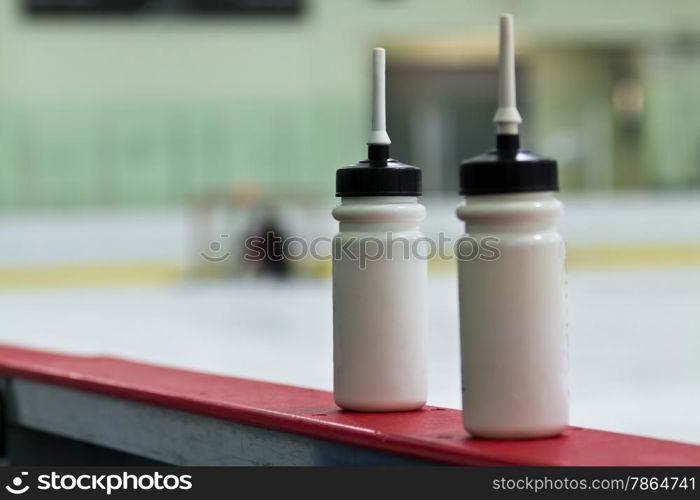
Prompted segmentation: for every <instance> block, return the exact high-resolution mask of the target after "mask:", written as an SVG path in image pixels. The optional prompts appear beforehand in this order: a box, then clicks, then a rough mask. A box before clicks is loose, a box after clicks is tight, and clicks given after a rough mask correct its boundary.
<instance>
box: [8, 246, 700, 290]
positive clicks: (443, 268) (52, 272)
mask: <svg viewBox="0 0 700 500" xmlns="http://www.w3.org/2000/svg"><path fill="white" fill-rule="evenodd" d="M330 264H331V263H330V261H323V262H315V263H313V265H312V263H310V262H305V263H303V265H301V266H299V267H300V269H299V272H298V273H297V275H300V276H310V277H327V276H330V273H331V265H330ZM567 267H568V268H569V269H629V270H644V269H674V268H692V267H700V243H698V244H679V245H655V244H635V245H600V246H597V245H589V246H586V245H575V246H570V247H569V248H568V249H567ZM230 269H231V268H230V267H221V268H218V267H217V266H216V265H212V264H209V265H208V266H207V268H206V271H207V272H206V273H203V274H202V273H200V275H201V276H200V277H201V278H203V279H206V278H217V277H222V276H225V275H227V274H228V273H230ZM429 269H430V271H431V272H432V273H436V274H440V273H446V272H453V271H454V270H455V261H454V258H448V259H440V258H433V259H431V260H430V262H429ZM186 278H187V275H186V273H185V271H184V270H183V269H182V267H180V266H178V265H176V264H173V263H169V262H164V261H149V262H127V263H89V264H71V265H68V264H66V265H49V266H31V267H10V266H5V267H2V266H0V289H17V288H19V289H22V288H60V287H90V286H120V285H147V284H151V285H159V284H162V285H165V284H172V283H177V282H182V281H184V280H185V279H186Z"/></svg>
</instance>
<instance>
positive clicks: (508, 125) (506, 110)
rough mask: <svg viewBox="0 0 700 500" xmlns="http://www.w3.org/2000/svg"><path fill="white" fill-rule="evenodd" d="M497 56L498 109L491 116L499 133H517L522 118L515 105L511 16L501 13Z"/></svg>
mask: <svg viewBox="0 0 700 500" xmlns="http://www.w3.org/2000/svg"><path fill="white" fill-rule="evenodd" d="M500 24H501V26H500V52H499V58H498V110H496V115H495V116H494V117H493V121H494V123H495V124H496V130H497V133H498V134H499V135H518V125H519V124H521V123H522V121H523V119H522V118H521V116H520V113H519V112H518V108H517V107H516V105H515V49H514V45H515V44H514V40H513V16H512V15H511V14H503V15H501V23H500Z"/></svg>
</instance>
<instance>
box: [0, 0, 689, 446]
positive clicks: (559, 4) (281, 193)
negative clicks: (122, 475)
mask: <svg viewBox="0 0 700 500" xmlns="http://www.w3.org/2000/svg"><path fill="white" fill-rule="evenodd" d="M501 12H512V13H513V14H514V15H515V20H516V34H517V56H518V78H519V88H518V93H519V101H520V109H521V113H522V114H523V117H524V132H523V135H524V143H525V145H526V146H527V147H528V148H529V149H533V150H535V151H537V152H538V153H540V154H544V155H547V156H554V157H556V158H557V159H558V160H559V161H560V166H561V170H560V175H561V181H562V182H561V185H562V191H561V197H562V199H563V200H564V202H565V203H566V206H567V214H566V216H565V217H564V220H563V221H562V230H563V233H564V235H565V237H566V239H567V242H568V248H569V279H568V295H569V340H570V353H571V354H570V357H571V365H572V367H571V397H572V422H573V424H575V425H580V426H587V427H595V428H602V429H608V430H616V431H623V432H632V433H638V434H643V435H649V436H656V437H664V438H669V439H675V440H681V441H688V442H695V443H700V419H698V418H696V416H697V415H698V414H699V413H700V363H699V362H698V360H699V359H700V5H699V4H698V2H697V1H696V0H674V1H673V2H667V1H666V2H665V1H662V0H618V1H616V2H610V1H604V0H587V1H585V2H575V1H560V0H527V1H525V0H510V1H506V0H500V1H499V0H495V1H494V0H489V1H487V0H436V1H432V2H425V1H418V0H356V1H353V2H348V1H342V0H323V1H322V0H179V1H178V0H169V1H168V0H161V1H158V0H150V1H149V0H12V1H5V2H0V318H2V322H1V323H0V325H2V326H1V328H0V341H1V342H4V343H10V344H17V345H23V346H30V347H37V348H48V349H54V350H58V351H64V352H71V353H83V354H108V355H117V356H123V357H126V358H129V359H136V360H143V361H149V362H156V363H161V364H167V365H174V366H181V367H187V368H192V369H196V370H201V371H208V372H215V373H223V374H229V375H237V376H246V377H252V378H257V379H263V380H270V381H275V382H284V383H289V384H298V385H304V386H309V387H316V388H322V389H330V388H331V386H332V366H331V363H332V357H331V348H332V322H331V313H332V311H331V296H330V279H329V278H330V262H329V261H328V260H327V259H325V260H324V259H321V260H318V259H305V260H302V261H301V262H289V263H285V264H284V265H272V264H270V263H268V264H270V265H265V264H263V265H258V266H255V267H252V266H250V265H244V261H243V260H242V258H241V256H242V253H243V251H242V241H243V239H244V238H245V237H246V236H248V235H253V234H263V233H265V232H267V231H268V230H272V231H273V232H275V233H276V234H279V235H287V236H290V235H293V236H301V237H304V238H309V239H310V238H314V237H317V236H322V237H329V236H332V235H333V234H334V232H335V231H336V229H337V225H336V223H335V222H334V221H333V219H332V218H331V216H330V211H331V210H332V208H333V206H334V204H335V203H336V200H335V199H334V175H335V169H336V168H338V167H341V166H344V165H347V164H350V163H354V162H355V161H357V160H359V159H362V158H363V157H364V154H365V145H364V143H365V140H366V138H367V134H368V128H369V91H370V83H371V82H370V76H369V68H370V49H371V48H372V47H374V46H384V47H386V49H387V57H388V70H387V78H388V84H387V91H388V93H389V94H388V108H389V109H388V114H389V124H388V125H389V133H390V135H391V137H392V140H393V145H392V153H393V156H395V157H397V158H399V159H401V160H402V161H404V162H406V163H412V164H416V165H419V166H421V167H422V168H423V169H424V170H423V172H424V183H425V194H426V195H425V198H424V202H425V204H426V205H427V206H428V210H429V217H428V219H427V221H426V223H425V225H424V230H425V232H426V233H427V234H428V235H430V236H433V237H436V236H437V234H438V232H444V233H446V234H447V235H448V236H451V237H456V236H457V235H459V234H461V232H462V231H463V228H462V227H460V224H459V223H458V221H457V219H456V217H455V215H454V209H455V207H456V205H457V204H458V203H459V201H460V200H459V197H458V195H457V191H458V188H457V176H458V165H459V162H460V161H461V160H462V159H463V158H466V157H470V156H474V155H476V154H479V153H481V152H483V151H484V150H485V149H488V148H490V147H491V145H492V142H493V133H494V128H493V126H492V122H491V120H492V117H493V113H494V111H495V107H496V106H495V99H496V89H495V82H496V60H497V41H498V39H497V19H498V14H500V13H501ZM455 271H456V270H455V263H454V262H453V261H451V260H450V259H443V260H439V259H435V260H434V261H433V262H431V282H430V303H429V314H430V363H431V364H430V377H431V379H430V391H431V397H430V402H431V403H432V404H438V405H443V406H449V407H455V408H457V407H459V406H460V372H459V350H458V345H459V344H458V342H459V339H458V316H457V293H456V272H455Z"/></svg>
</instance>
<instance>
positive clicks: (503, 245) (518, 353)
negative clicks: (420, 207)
mask: <svg viewBox="0 0 700 500" xmlns="http://www.w3.org/2000/svg"><path fill="white" fill-rule="evenodd" d="M562 209H563V207H562V204H561V202H560V201H558V200H557V199H556V198H555V197H554V195H553V193H552V192H536V193H517V194H498V195H478V196H468V197H467V200H466V202H465V203H464V204H462V205H460V207H459V208H458V209H457V215H458V217H459V218H460V219H462V220H463V221H465V222H466V227H467V233H468V235H469V237H470V241H473V242H474V241H475V242H481V243H482V244H484V241H485V240H484V238H490V239H491V240H490V241H489V242H488V246H489V248H495V252H488V256H485V257H483V258H482V257H479V258H471V259H467V258H460V259H459V263H458V266H459V300H460V330H461V344H462V383H463V385H462V401H463V409H464V426H465V428H466V430H467V431H468V432H469V433H470V434H472V435H474V436H477V437H484V438H493V439H526V438H539V437H548V436H555V435H557V434H560V433H561V432H562V431H563V430H564V429H565V428H566V427H567V425H568V419H569V403H568V354H567V344H568V339H567V335H566V309H565V307H566V306H565V279H566V277H565V246H564V242H563V239H562V238H561V236H560V234H559V233H558V231H557V227H556V224H557V221H558V219H559V218H560V216H561V213H562Z"/></svg>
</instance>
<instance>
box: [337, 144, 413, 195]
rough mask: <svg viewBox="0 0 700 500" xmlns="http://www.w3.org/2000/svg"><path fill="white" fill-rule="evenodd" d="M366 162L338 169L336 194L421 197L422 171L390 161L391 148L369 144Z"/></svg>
mask: <svg viewBox="0 0 700 500" xmlns="http://www.w3.org/2000/svg"><path fill="white" fill-rule="evenodd" d="M367 157H368V158H367V159H366V160H363V161H361V162H358V163H356V164H355V165H350V166H348V167H343V168H339V169H338V170H337V172H336V175H335V195H336V196H341V197H352V196H420V195H421V194H422V192H421V170H420V169H419V168H418V167H413V166H411V165H406V164H404V163H401V162H398V161H396V160H394V159H392V158H389V146H387V145H374V144H372V145H370V146H369V147H368V155H367Z"/></svg>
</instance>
